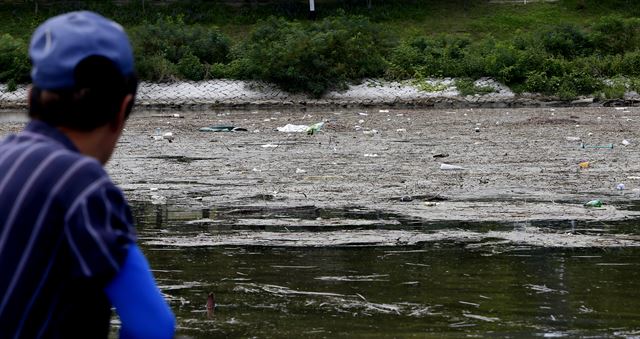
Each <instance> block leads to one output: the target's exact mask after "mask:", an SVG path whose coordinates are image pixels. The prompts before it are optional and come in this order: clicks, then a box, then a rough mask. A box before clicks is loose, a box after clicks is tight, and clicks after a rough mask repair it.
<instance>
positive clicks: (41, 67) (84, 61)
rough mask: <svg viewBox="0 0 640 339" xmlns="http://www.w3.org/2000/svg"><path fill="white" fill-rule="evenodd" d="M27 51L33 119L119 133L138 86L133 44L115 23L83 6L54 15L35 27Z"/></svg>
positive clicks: (70, 128)
mask: <svg viewBox="0 0 640 339" xmlns="http://www.w3.org/2000/svg"><path fill="white" fill-rule="evenodd" d="M29 56H30V58H31V62H32V64H33V68H32V70H31V78H32V82H33V86H32V90H31V94H30V98H29V99H30V100H29V102H30V105H29V116H30V117H31V118H33V119H38V120H42V121H44V122H47V123H49V124H51V125H53V126H55V127H57V128H59V129H61V130H63V131H64V132H69V133H76V134H78V133H85V134H87V133H92V132H94V131H97V130H99V129H104V128H105V126H106V127H109V126H111V127H113V128H112V129H111V130H113V131H114V132H117V136H118V137H119V135H120V132H121V131H120V130H121V129H122V126H123V125H124V120H126V118H127V117H128V115H129V113H130V111H131V108H132V106H133V98H134V96H135V92H136V88H137V78H136V76H135V73H134V64H133V52H132V48H131V44H130V43H129V38H128V37H127V34H126V33H125V32H124V30H123V28H122V27H121V26H120V25H119V24H117V23H115V22H113V21H111V20H109V19H106V18H104V17H102V16H100V15H98V14H96V13H93V12H87V11H82V12H71V13H67V14H63V15H59V16H56V17H53V18H51V19H49V20H47V21H46V22H44V23H43V24H42V25H40V26H39V27H38V28H37V29H36V31H35V33H34V34H33V36H32V38H31V43H30V45H29ZM120 120H122V121H120ZM118 129H120V130H118ZM69 133H67V135H69ZM72 140H73V138H72ZM73 141H74V142H76V140H73ZM115 141H117V137H116V139H115ZM76 144H77V142H76ZM114 146H115V144H114ZM79 148H82V147H79ZM81 151H82V149H81ZM109 156H110V153H109ZM100 157H102V156H100ZM104 162H106V160H105V161H104Z"/></svg>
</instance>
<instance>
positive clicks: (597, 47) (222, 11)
mask: <svg viewBox="0 0 640 339" xmlns="http://www.w3.org/2000/svg"><path fill="white" fill-rule="evenodd" d="M372 1H373V6H372V8H371V9H369V8H367V7H366V3H365V2H364V1H362V0H318V1H317V4H316V8H317V11H318V18H317V19H316V20H310V19H308V17H307V16H308V7H307V6H308V4H307V1H306V0H273V1H272V3H269V4H260V5H251V3H244V4H243V5H239V6H233V7H231V6H226V5H223V4H221V3H218V2H213V1H195V0H194V1H176V2H171V3H169V4H166V3H165V4H162V5H160V4H149V0H147V1H146V2H145V5H144V6H143V1H142V0H131V1H128V2H127V3H125V4H122V5H116V4H114V3H112V2H111V1H76V2H64V3H56V2H47V3H46V4H40V6H39V7H38V8H37V11H36V7H35V6H34V4H35V3H38V0H33V1H23V0H13V1H9V2H8V1H5V2H2V3H1V4H0V37H1V39H0V42H1V44H0V50H2V51H3V53H0V82H2V81H4V82H7V83H10V82H15V83H19V82H24V81H25V79H27V80H28V68H29V67H28V60H27V57H26V52H25V51H26V45H27V41H28V39H29V36H30V35H31V33H32V31H33V29H34V28H35V27H37V25H39V24H40V23H41V22H42V21H44V20H45V19H46V18H48V17H51V16H53V15H56V14H59V13H63V12H68V11H71V10H79V9H88V10H93V11H96V12H99V13H102V14H104V15H105V16H107V17H110V18H113V19H114V20H116V21H118V22H120V23H121V24H123V25H124V26H125V28H127V30H128V31H129V33H130V36H131V37H132V43H133V45H134V47H135V49H136V58H137V60H136V63H137V68H138V74H139V75H140V76H141V77H142V78H143V79H144V80H151V81H173V80H195V81H197V80H204V79H211V78H234V79H256V80H264V81H268V82H272V83H275V84H277V85H279V86H281V87H282V88H283V89H285V90H290V91H303V92H308V93H312V94H314V95H316V96H320V95H322V94H323V93H324V92H326V91H327V90H329V89H332V88H333V89H335V88H338V89H340V88H345V87H346V85H347V84H349V83H353V82H358V81H360V80H361V79H363V78H376V77H381V76H382V77H385V78H387V79H393V80H406V79H409V78H417V80H416V81H417V84H418V85H419V86H420V87H421V88H422V89H423V90H426V91H437V90H440V87H439V86H438V85H433V84H431V83H429V82H426V81H423V80H421V79H427V78H439V77H440V78H441V77H452V78H458V79H459V80H457V83H456V86H457V87H458V89H459V90H460V91H461V93H462V94H463V95H466V94H483V93H488V92H491V91H492V89H491V88H481V87H477V86H475V85H474V82H473V80H475V79H478V78H480V77H492V78H494V79H496V80H498V81H500V82H502V83H505V84H507V85H508V86H511V87H512V88H514V89H515V90H517V91H532V92H543V93H545V94H556V95H558V96H559V97H561V98H567V99H568V98H571V97H575V96H577V95H587V94H594V93H595V94H598V93H599V94H600V95H602V96H604V97H619V96H620V93H624V86H623V85H621V84H614V85H612V84H609V85H607V84H605V83H604V82H603V80H604V79H606V78H611V77H613V76H619V77H638V76H640V19H636V17H637V16H640V2H638V1H635V0H634V1H632V0H609V1H599V0H560V1H558V2H554V3H546V2H539V3H529V4H527V5H524V4H523V3H511V4H491V3H489V2H488V1H479V0H449V1H442V0H404V1H402V0H372ZM610 15H613V16H611V17H609V16H610ZM605 16H606V17H605ZM603 17H604V18H605V20H603ZM634 84H635V83H634ZM630 87H632V88H635V87H636V86H635V85H633V86H630Z"/></svg>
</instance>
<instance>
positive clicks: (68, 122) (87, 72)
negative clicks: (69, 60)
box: [29, 56, 138, 131]
mask: <svg viewBox="0 0 640 339" xmlns="http://www.w3.org/2000/svg"><path fill="white" fill-rule="evenodd" d="M74 76H75V82H76V84H75V86H74V87H73V88H70V89H63V90H42V89H40V88H38V87H37V86H35V85H34V86H33V88H32V90H31V105H30V106H29V117H31V118H32V119H37V120H41V121H44V122H47V123H49V124H51V125H53V126H63V127H68V128H71V129H74V130H79V131H91V130H93V129H95V128H97V127H100V126H103V125H105V124H107V123H109V122H111V121H114V119H115V117H116V114H117V113H118V111H119V110H120V105H121V104H122V100H123V99H124V97H125V96H127V95H128V94H132V95H133V96H134V97H135V93H136V90H137V87H138V79H137V77H136V76H135V75H130V76H124V75H122V74H121V73H120V71H119V70H118V68H117V66H116V65H115V64H114V63H113V62H112V61H111V60H109V59H107V58H105V57H102V56H90V57H88V58H86V59H84V60H82V61H81V62H80V63H79V64H78V66H76V69H75V74H74ZM132 107H133V100H132V102H131V103H130V104H129V106H128V107H127V110H126V112H125V114H126V117H128V116H129V113H130V112H131V109H132Z"/></svg>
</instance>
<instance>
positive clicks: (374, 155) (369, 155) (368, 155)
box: [364, 153, 378, 158]
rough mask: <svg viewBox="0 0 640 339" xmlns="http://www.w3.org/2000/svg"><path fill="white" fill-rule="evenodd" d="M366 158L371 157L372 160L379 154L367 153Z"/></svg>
mask: <svg viewBox="0 0 640 339" xmlns="http://www.w3.org/2000/svg"><path fill="white" fill-rule="evenodd" d="M364 156H365V157H370V158H377V157H378V154H376V153H365V155H364Z"/></svg>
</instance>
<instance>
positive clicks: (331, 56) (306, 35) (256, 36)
mask: <svg viewBox="0 0 640 339" xmlns="http://www.w3.org/2000/svg"><path fill="white" fill-rule="evenodd" d="M387 39H388V38H385V37H384V36H383V34H382V32H381V31H380V30H379V28H378V26H376V25H374V24H371V23H370V22H369V21H368V20H367V19H366V18H364V17H361V16H339V17H332V18H326V19H324V20H322V21H321V22H317V23H313V24H311V25H309V26H303V25H302V24H300V23H296V22H287V21H285V20H284V19H277V18H270V19H268V20H266V21H262V22H261V23H259V24H258V25H257V27H256V29H255V30H254V31H253V32H252V33H251V34H250V36H249V37H248V39H247V40H245V41H244V43H243V44H242V45H241V46H240V47H239V49H238V50H237V53H238V56H239V59H241V60H240V61H238V62H237V63H236V65H240V66H241V67H240V69H239V74H238V75H239V76H241V77H245V78H253V79H258V80H265V81H270V82H273V83H275V84H277V85H279V86H280V87H282V88H283V89H285V90H289V91H292V92H296V91H305V92H309V93H311V94H313V95H316V96H319V95H321V94H322V93H324V92H325V91H327V90H328V89H329V88H343V87H344V86H346V84H347V83H348V82H351V81H357V80H360V79H362V78H365V77H375V76H379V75H382V74H383V72H384V70H385V66H386V62H385V59H384V58H383V55H385V54H386V52H387V49H388V46H389V44H390V42H389V40H387Z"/></svg>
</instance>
